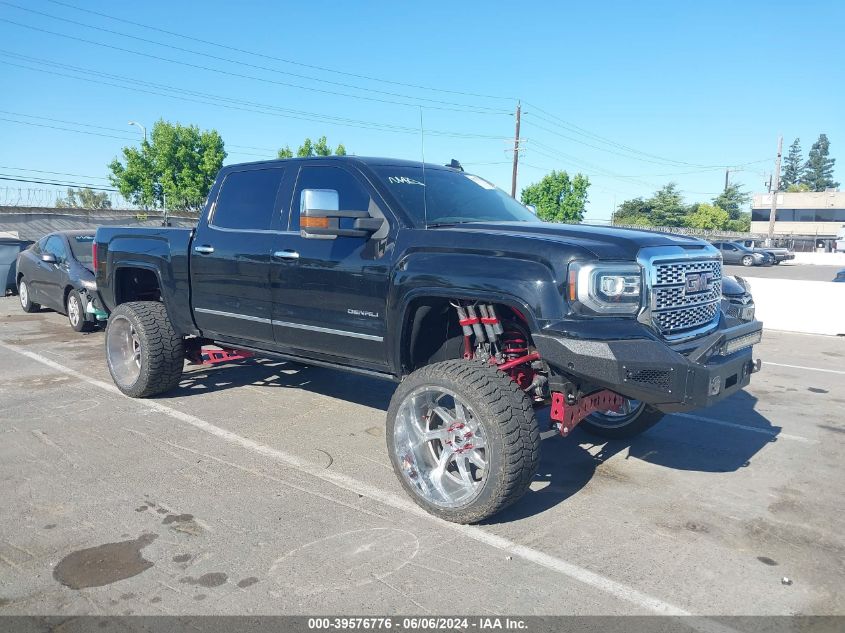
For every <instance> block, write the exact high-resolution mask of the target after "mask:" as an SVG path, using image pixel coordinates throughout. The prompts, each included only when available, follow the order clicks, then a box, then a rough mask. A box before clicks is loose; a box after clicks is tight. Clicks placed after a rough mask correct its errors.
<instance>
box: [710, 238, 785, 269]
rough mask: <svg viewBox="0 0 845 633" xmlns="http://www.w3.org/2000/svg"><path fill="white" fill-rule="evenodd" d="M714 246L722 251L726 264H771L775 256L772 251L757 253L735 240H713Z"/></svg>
mask: <svg viewBox="0 0 845 633" xmlns="http://www.w3.org/2000/svg"><path fill="white" fill-rule="evenodd" d="M713 246H715V247H716V248H718V249H719V252H720V253H722V261H724V262H725V263H726V264H742V265H743V266H771V265H772V264H774V263H775V258H774V257H773V256H772V255H771V254H770V253H756V252H754V251H752V250H751V249H750V248H748V247H747V246H744V245H743V244H736V243H734V242H713Z"/></svg>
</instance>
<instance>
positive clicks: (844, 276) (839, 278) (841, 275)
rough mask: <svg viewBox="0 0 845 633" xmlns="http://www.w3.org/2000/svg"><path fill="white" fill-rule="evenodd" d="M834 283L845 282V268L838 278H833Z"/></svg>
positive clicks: (837, 274)
mask: <svg viewBox="0 0 845 633" xmlns="http://www.w3.org/2000/svg"><path fill="white" fill-rule="evenodd" d="M833 281H845V268H843V269H842V270H840V271H839V272H838V273H836V277H834V278H833Z"/></svg>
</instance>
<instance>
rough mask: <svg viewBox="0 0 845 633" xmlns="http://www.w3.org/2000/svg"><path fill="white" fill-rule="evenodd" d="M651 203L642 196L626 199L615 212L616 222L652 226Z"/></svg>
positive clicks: (614, 220)
mask: <svg viewBox="0 0 845 633" xmlns="http://www.w3.org/2000/svg"><path fill="white" fill-rule="evenodd" d="M650 217H651V205H649V204H648V203H647V202H646V201H645V200H643V199H642V198H633V199H631V200H625V202H623V203H622V204H620V205H619V207H618V208H617V209H616V211H615V213H614V214H613V223H614V224H632V225H635V226H650V225H651V220H650V219H649V218H650Z"/></svg>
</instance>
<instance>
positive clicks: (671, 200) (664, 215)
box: [646, 182, 687, 226]
mask: <svg viewBox="0 0 845 633" xmlns="http://www.w3.org/2000/svg"><path fill="white" fill-rule="evenodd" d="M646 204H648V205H649V206H650V207H651V213H650V214H649V216H650V217H649V220H650V222H651V223H652V224H653V225H654V226H683V225H684V216H685V215H686V214H687V207H686V205H684V198H683V196H682V195H681V192H680V191H679V190H678V185H676V184H675V183H674V182H670V183H669V184H668V185H664V186H663V188H661V189H659V190H658V191H656V192H655V193H654V195H653V196H652V197H651V198H649V199H648V200H646Z"/></svg>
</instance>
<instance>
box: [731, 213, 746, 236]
mask: <svg viewBox="0 0 845 633" xmlns="http://www.w3.org/2000/svg"><path fill="white" fill-rule="evenodd" d="M725 228H726V229H727V230H728V231H736V232H737V233H747V232H748V231H750V230H751V214H750V213H741V214H740V216H739V219H737V220H728V224H727V226H725Z"/></svg>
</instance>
